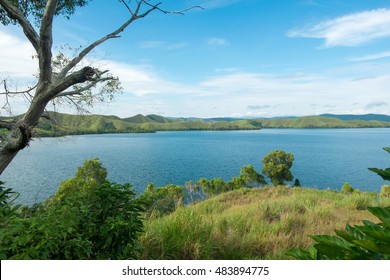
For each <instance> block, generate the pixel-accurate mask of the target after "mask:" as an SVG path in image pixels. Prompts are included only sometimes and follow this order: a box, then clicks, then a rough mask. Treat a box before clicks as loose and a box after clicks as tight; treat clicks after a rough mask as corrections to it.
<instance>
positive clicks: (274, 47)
mask: <svg viewBox="0 0 390 280" xmlns="http://www.w3.org/2000/svg"><path fill="white" fill-rule="evenodd" d="M161 2H162V4H161V7H162V8H164V9H166V10H171V11H175V10H181V9H185V8H187V7H190V6H197V5H199V6H202V7H203V9H192V10H189V11H187V12H185V14H184V15H174V14H163V13H161V12H159V11H155V12H153V13H151V14H149V15H148V16H147V17H146V18H143V19H140V20H138V21H136V22H134V23H133V24H132V25H130V27H129V28H128V29H126V31H125V32H124V33H123V34H122V35H121V38H117V39H112V40H110V41H108V42H106V43H104V44H103V45H101V46H99V47H98V48H97V49H96V50H95V51H94V52H93V53H92V54H91V56H90V57H89V59H90V61H95V63H100V64H99V65H101V66H102V67H103V68H104V69H109V70H110V71H111V73H112V74H113V75H115V76H118V77H119V78H120V80H121V83H122V87H123V89H124V90H123V93H122V94H118V95H117V96H116V97H115V100H114V102H111V103H109V104H100V105H96V106H95V107H94V108H93V109H91V112H92V113H97V114H105V115H117V116H119V117H129V116H133V115H136V114H144V115H147V114H158V115H163V116H169V117H280V116H307V115H319V114H323V113H332V114H367V113H378V114H387V115H390V98H389V96H390V0H369V1H367V0H283V1H273V0H161ZM128 16H129V12H128V11H127V10H126V9H125V8H124V6H123V5H122V4H121V3H119V1H117V0H94V1H92V2H91V3H90V4H89V5H88V6H86V7H84V8H80V9H78V10H77V11H76V13H75V15H73V16H72V17H71V18H70V19H69V20H66V19H64V18H60V17H58V18H56V19H55V21H54V44H55V46H56V47H55V48H54V49H53V52H54V53H56V52H58V50H59V46H64V45H69V46H71V47H73V48H77V47H80V46H81V47H83V46H84V47H85V46H87V45H88V44H90V43H92V42H93V41H95V40H96V39H98V38H100V37H101V36H104V35H106V34H107V33H109V32H111V31H113V30H114V29H116V28H117V27H118V26H119V25H120V24H121V23H123V22H124V21H125V20H126V18H127V17H128ZM33 54H34V51H33V48H32V47H31V46H30V44H29V42H28V41H27V40H26V39H25V38H24V35H23V33H22V32H21V30H20V28H19V27H18V26H6V27H5V26H0V78H1V79H5V78H12V81H13V82H14V84H15V86H19V88H23V86H25V85H26V84H27V83H28V82H32V81H33V80H34V75H35V74H36V69H37V61H36V60H33V59H32V55H33ZM14 102H15V104H14V107H13V113H14V114H18V113H22V112H24V110H26V105H27V104H25V102H22V101H14ZM59 111H64V112H72V111H71V110H70V109H69V108H59ZM0 113H1V114H5V113H6V112H5V111H4V110H2V111H1V112H0Z"/></svg>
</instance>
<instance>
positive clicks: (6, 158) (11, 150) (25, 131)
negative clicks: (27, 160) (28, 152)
mask: <svg viewBox="0 0 390 280" xmlns="http://www.w3.org/2000/svg"><path fill="white" fill-rule="evenodd" d="M31 136H32V133H31V127H30V126H29V125H27V124H26V123H25V122H24V121H23V120H21V121H18V122H17V123H15V124H14V125H13V128H12V129H11V131H10V132H9V134H8V135H7V138H6V139H5V140H4V141H3V142H2V143H1V149H0V175H1V174H2V173H3V171H4V170H5V169H6V168H7V166H8V165H9V164H10V163H11V161H12V160H13V158H14V157H15V156H16V155H17V154H18V152H19V151H20V150H22V149H24V148H25V147H26V146H27V145H28V143H29V142H30V140H31Z"/></svg>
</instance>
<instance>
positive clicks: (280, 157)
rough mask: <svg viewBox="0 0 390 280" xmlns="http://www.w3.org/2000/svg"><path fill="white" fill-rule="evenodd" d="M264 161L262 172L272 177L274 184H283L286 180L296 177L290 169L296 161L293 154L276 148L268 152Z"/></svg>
mask: <svg viewBox="0 0 390 280" xmlns="http://www.w3.org/2000/svg"><path fill="white" fill-rule="evenodd" d="M262 162H263V164H264V167H263V170H262V172H263V173H264V175H265V176H267V177H268V178H270V179H271V182H272V184H273V185H274V186H278V185H283V184H284V182H285V181H292V179H293V178H294V176H293V175H292V173H291V171H290V168H291V167H292V165H293V162H294V155H293V154H291V153H286V152H285V151H282V150H280V151H278V150H275V151H273V152H271V153H269V154H267V155H266V156H265V157H264V158H263V160H262Z"/></svg>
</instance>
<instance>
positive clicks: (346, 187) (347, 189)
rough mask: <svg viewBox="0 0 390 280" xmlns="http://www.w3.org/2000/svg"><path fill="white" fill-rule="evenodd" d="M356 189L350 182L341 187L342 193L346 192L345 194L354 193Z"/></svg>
mask: <svg viewBox="0 0 390 280" xmlns="http://www.w3.org/2000/svg"><path fill="white" fill-rule="evenodd" d="M354 191H355V190H354V188H352V186H351V184H350V183H348V182H347V183H345V184H344V185H343V186H342V188H341V192H342V193H345V194H351V193H353V192H354Z"/></svg>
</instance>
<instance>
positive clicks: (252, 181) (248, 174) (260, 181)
mask: <svg viewBox="0 0 390 280" xmlns="http://www.w3.org/2000/svg"><path fill="white" fill-rule="evenodd" d="M240 179H242V181H243V183H244V186H245V187H249V188H253V187H259V186H262V185H265V184H267V182H266V181H265V179H264V176H263V175H261V174H259V173H257V171H256V170H255V169H254V167H253V165H252V164H249V165H247V166H244V167H242V168H241V170H240Z"/></svg>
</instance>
